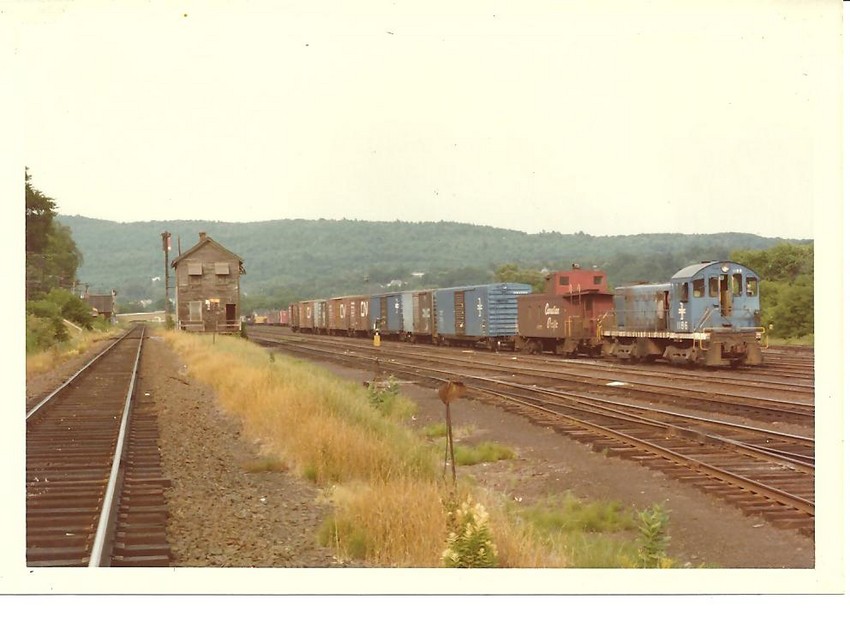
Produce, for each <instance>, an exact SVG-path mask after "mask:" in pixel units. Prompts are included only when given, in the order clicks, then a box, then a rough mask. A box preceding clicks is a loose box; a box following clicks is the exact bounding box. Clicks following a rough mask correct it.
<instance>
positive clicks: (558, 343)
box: [516, 264, 614, 357]
mask: <svg viewBox="0 0 850 617" xmlns="http://www.w3.org/2000/svg"><path fill="white" fill-rule="evenodd" d="M613 310H614V300H613V296H612V294H610V293H609V292H608V277H607V276H606V274H605V273H604V272H602V271H600V270H595V269H594V270H583V269H581V268H580V267H579V266H578V264H573V269H572V270H567V271H563V272H555V273H553V274H550V275H549V276H547V277H546V289H545V291H544V293H542V294H529V295H526V296H521V297H520V298H518V311H519V319H518V331H517V336H516V348H517V350H519V351H524V352H527V353H541V352H549V353H554V354H557V355H566V356H571V357H575V356H577V355H587V356H599V355H601V353H602V348H603V339H602V336H601V333H600V325H601V324H602V323H603V321H604V320H605V319H607V318H608V317H609V316H610V315H611V314H612V312H613Z"/></svg>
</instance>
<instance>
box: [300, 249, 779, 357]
mask: <svg viewBox="0 0 850 617" xmlns="http://www.w3.org/2000/svg"><path fill="white" fill-rule="evenodd" d="M288 312H289V322H290V325H291V328H292V330H293V331H295V332H313V333H320V334H341V335H348V336H371V335H372V334H374V333H376V332H377V333H380V335H381V336H382V337H384V338H390V339H396V340H403V341H411V342H425V343H433V344H437V345H460V346H467V347H473V346H477V347H481V346H483V347H487V348H489V349H493V350H498V349H516V350H520V351H526V352H530V353H538V352H550V353H555V354H559V355H568V356H576V355H587V356H599V355H605V356H609V357H614V358H619V359H621V360H623V361H654V360H657V359H665V360H668V361H670V362H674V363H686V364H692V365H703V366H740V365H758V364H761V362H762V356H761V347H760V345H761V335H762V333H763V329H762V328H761V327H760V325H759V313H760V304H759V278H758V276H757V275H756V274H755V272H753V271H752V270H750V269H749V268H747V267H745V266H743V265H741V264H737V263H734V262H729V261H724V262H720V261H712V262H702V263H699V264H694V265H691V266H687V267H685V268H683V269H681V270H680V271H679V272H677V273H676V274H674V275H673V277H672V278H671V279H670V281H669V282H666V283H657V284H637V285H625V286H621V287H617V288H616V289H615V290H614V293H613V294H611V293H610V292H608V281H607V276H606V274H605V272H603V271H600V270H596V269H592V270H584V269H581V268H580V267H579V266H578V265H576V264H574V265H573V269H572V270H565V271H562V272H555V273H553V274H551V275H550V276H549V277H548V278H547V286H546V290H545V291H544V293H541V294H535V293H531V286H530V285H525V284H522V283H491V284H485V285H471V286H467V287H452V288H443V289H433V290H423V291H410V292H397V293H384V294H377V295H372V296H346V297H342V298H333V299H330V300H307V301H302V302H298V303H295V304H292V305H291V306H290V307H289V311H288Z"/></svg>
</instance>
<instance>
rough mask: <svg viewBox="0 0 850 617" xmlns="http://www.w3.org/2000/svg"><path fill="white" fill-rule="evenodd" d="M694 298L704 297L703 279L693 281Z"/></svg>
mask: <svg viewBox="0 0 850 617" xmlns="http://www.w3.org/2000/svg"><path fill="white" fill-rule="evenodd" d="M693 283H694V298H702V297H703V296H704V295H705V279H694V281H693Z"/></svg>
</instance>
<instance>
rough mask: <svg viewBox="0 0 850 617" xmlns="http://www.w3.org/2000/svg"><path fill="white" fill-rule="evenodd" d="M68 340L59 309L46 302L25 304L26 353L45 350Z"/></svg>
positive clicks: (37, 301) (39, 301)
mask: <svg viewBox="0 0 850 617" xmlns="http://www.w3.org/2000/svg"><path fill="white" fill-rule="evenodd" d="M68 338H69V336H68V329H67V328H66V327H65V324H64V323H63V321H62V315H60V314H59V307H57V306H56V305H55V304H53V303H52V302H49V301H47V300H36V301H32V302H27V352H33V351H39V350H42V349H47V348H48V347H50V346H51V345H54V344H56V343H61V342H63V341H67V340H68Z"/></svg>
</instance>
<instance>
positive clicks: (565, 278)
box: [558, 276, 570, 285]
mask: <svg viewBox="0 0 850 617" xmlns="http://www.w3.org/2000/svg"><path fill="white" fill-rule="evenodd" d="M558 284H559V285H569V284H570V277H568V276H562V277H560V279H559V283H558Z"/></svg>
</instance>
